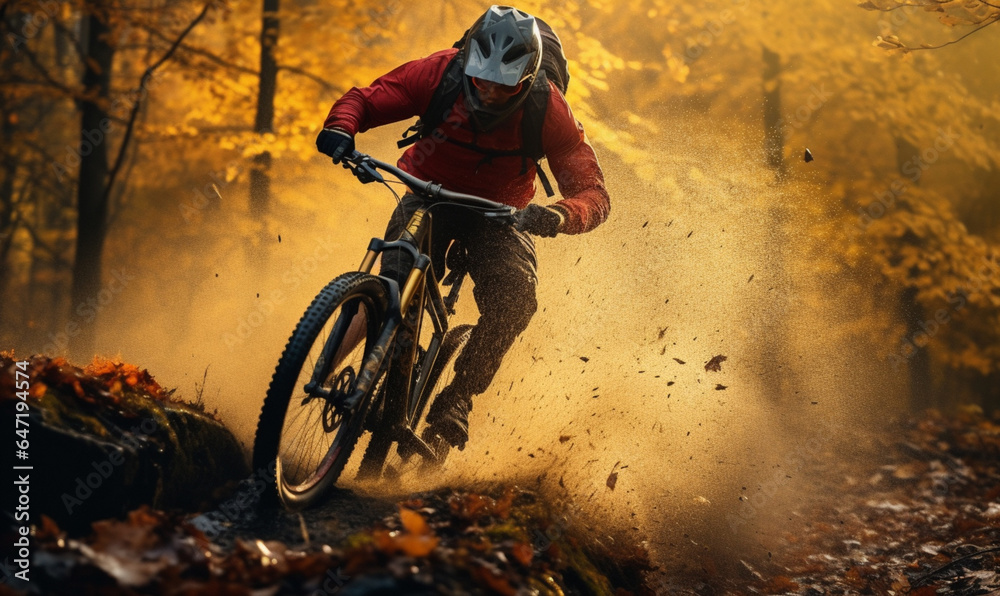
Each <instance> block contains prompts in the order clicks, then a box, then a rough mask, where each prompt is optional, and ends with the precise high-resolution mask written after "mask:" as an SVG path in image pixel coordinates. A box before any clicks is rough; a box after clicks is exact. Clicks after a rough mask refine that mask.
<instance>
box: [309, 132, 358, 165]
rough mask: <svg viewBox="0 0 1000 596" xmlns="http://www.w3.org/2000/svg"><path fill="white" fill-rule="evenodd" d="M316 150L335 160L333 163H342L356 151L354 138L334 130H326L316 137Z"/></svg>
mask: <svg viewBox="0 0 1000 596" xmlns="http://www.w3.org/2000/svg"><path fill="white" fill-rule="evenodd" d="M316 148H317V149H319V151H320V153H325V154H327V155H329V156H330V157H332V158H333V163H340V160H341V159H343V157H344V156H345V155H350V153H351V152H352V151H354V137H352V136H351V135H350V134H348V133H346V132H344V131H342V130H337V129H334V128H324V129H323V130H321V131H319V136H318V137H316Z"/></svg>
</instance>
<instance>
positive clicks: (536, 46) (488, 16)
mask: <svg viewBox="0 0 1000 596" xmlns="http://www.w3.org/2000/svg"><path fill="white" fill-rule="evenodd" d="M462 52H463V54H464V57H465V75H466V76H465V81H464V85H465V97H466V101H468V102H469V107H470V108H471V109H472V116H473V118H474V119H475V121H476V124H477V125H478V126H479V127H480V128H481V129H483V130H489V129H491V128H493V127H494V126H496V125H497V124H499V123H500V122H502V121H503V120H504V119H505V118H506V117H507V116H509V115H510V114H512V113H513V112H514V111H515V110H517V109H518V108H519V107H520V106H521V104H522V103H523V102H524V100H525V98H526V97H527V96H528V91H529V90H530V89H531V84H532V83H533V82H534V80H535V77H536V76H537V75H538V70H539V68H540V65H541V63H542V36H541V33H539V31H538V24H537V23H536V22H535V17H533V16H531V15H530V14H528V13H526V12H523V11H520V10H518V9H516V8H512V7H510V6H496V5H494V6H491V7H490V8H489V10H487V11H486V13H485V14H483V16H481V17H479V19H478V20H477V21H476V23H475V24H474V25H473V26H472V27H471V28H470V29H469V34H468V35H467V36H466V38H465V46H464V47H463V48H462ZM473 78H476V79H481V80H486V81H490V82H492V83H496V84H498V85H505V86H508V87H515V86H517V85H520V90H519V91H518V92H517V94H516V95H514V96H512V97H511V99H510V100H509V101H507V102H506V103H504V104H503V105H502V106H498V107H487V106H486V105H484V104H483V102H482V101H480V99H479V94H478V93H477V91H476V89H475V85H474V84H473V82H472V79H473Z"/></svg>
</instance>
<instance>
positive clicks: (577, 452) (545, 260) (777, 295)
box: [121, 117, 884, 565]
mask: <svg viewBox="0 0 1000 596" xmlns="http://www.w3.org/2000/svg"><path fill="white" fill-rule="evenodd" d="M722 128H725V127H721V128H720V126H719V123H709V122H700V121H699V120H698V118H696V117H692V118H688V119H687V120H686V121H685V123H684V124H677V125H674V127H673V128H665V129H664V130H662V131H659V133H658V134H656V135H649V136H648V140H647V141H645V142H646V143H647V144H646V145H645V146H642V147H640V149H642V150H643V151H644V152H645V155H647V156H648V159H647V161H646V162H645V163H644V164H641V165H639V166H635V165H627V164H625V163H623V162H622V161H621V160H619V159H617V158H615V157H614V156H613V155H612V154H610V153H609V152H603V151H601V148H600V146H599V145H598V151H599V152H600V153H601V155H602V160H603V165H604V167H605V170H606V173H607V177H608V184H609V189H610V192H611V194H612V200H613V208H612V217H611V219H610V220H609V221H608V222H607V223H606V224H605V225H603V226H601V227H600V228H599V229H598V230H596V231H594V232H592V233H590V234H586V235H582V236H579V237H559V238H556V239H540V240H539V241H538V243H537V245H538V254H539V261H540V266H539V274H540V278H541V281H540V285H539V302H540V305H541V306H540V309H539V312H538V313H537V315H536V317H535V319H534V320H533V322H532V324H531V326H530V327H529V329H528V331H527V332H526V334H525V335H524V337H523V338H522V340H521V341H519V343H518V344H517V345H516V346H515V349H514V350H513V351H512V352H511V353H510V354H509V356H508V357H507V359H506V361H505V364H504V367H503V369H502V370H501V372H500V374H499V375H498V377H497V379H496V381H495V383H494V385H493V388H492V389H491V391H490V392H489V393H487V394H485V395H483V396H480V397H479V398H478V399H477V400H476V404H475V409H474V411H473V413H472V418H471V426H472V432H473V441H472V443H471V444H470V446H469V448H468V449H466V451H464V452H462V453H459V454H456V456H455V457H454V458H453V459H452V460H451V462H450V464H449V466H448V468H447V469H446V470H445V472H444V473H443V474H441V475H440V476H438V477H434V478H425V479H422V481H421V482H419V483H413V484H412V485H406V486H401V487H399V490H400V492H404V491H415V490H425V489H432V488H435V487H439V486H466V485H474V484H477V483H479V482H483V481H487V482H519V483H525V484H529V485H532V487H535V486H537V487H538V488H539V489H540V490H544V491H551V493H552V494H553V495H559V496H560V497H561V498H565V499H566V500H567V501H568V502H570V503H572V507H573V508H574V510H577V511H579V513H580V515H582V516H585V517H586V518H587V519H589V520H600V522H601V525H602V526H604V528H605V530H606V532H607V533H608V534H614V533H617V532H627V533H632V534H636V533H638V534H640V535H642V536H645V537H646V538H647V539H648V541H649V546H650V549H651V550H652V551H653V554H654V558H657V560H658V561H659V562H662V563H664V564H667V565H684V564H686V563H685V561H687V560H689V558H690V557H689V553H691V552H702V553H704V552H707V553H708V554H709V556H711V557H713V558H715V559H718V560H720V561H723V562H725V561H731V560H733V559H732V557H731V556H729V554H730V552H731V550H732V549H746V548H752V549H755V551H757V552H758V554H759V555H760V556H766V549H763V548H762V547H759V546H757V545H756V543H755V540H756V536H757V534H758V533H759V532H760V531H761V526H762V524H763V525H764V526H766V520H767V519H768V517H769V514H771V513H773V512H776V511H781V510H783V509H784V508H785V507H786V504H787V503H791V502H795V501H796V500H800V499H803V498H806V497H807V496H808V494H809V492H810V490H811V486H810V484H809V481H808V478H807V473H808V472H809V471H810V469H811V466H812V463H813V462H815V461H816V459H817V458H818V457H821V455H822V453H823V450H824V449H826V448H827V445H826V443H824V441H827V437H829V436H831V432H832V431H830V430H829V429H830V428H836V425H837V424H842V423H843V422H844V421H845V420H855V419H856V418H857V414H858V413H861V412H866V411H868V410H870V409H871V408H870V406H869V404H868V401H866V400H867V396H870V395H876V394H879V393H880V392H883V388H884V387H883V386H880V385H879V384H878V383H873V382H872V381H871V379H872V378H873V375H872V374H870V370H869V369H870V368H871V367H870V366H868V365H867V364H865V363H866V362H868V361H869V360H870V359H865V358H864V355H863V353H859V349H858V347H856V346H851V347H850V348H849V349H848V348H847V347H845V345H843V343H841V342H839V341H835V340H834V339H831V338H828V337H826V331H825V330H826V329H827V328H829V327H830V326H831V325H830V324H829V322H830V321H835V320H838V317H841V316H843V311H845V310H848V309H847V306H846V305H838V304H836V303H817V302H816V301H815V300H814V298H815V296H816V293H817V291H816V288H817V287H818V286H819V281H817V280H816V279H815V278H816V275H815V273H812V272H809V271H808V270H804V269H803V268H802V267H801V266H800V262H799V260H798V257H799V254H800V253H801V252H802V251H803V250H804V248H805V247H806V246H808V242H807V238H805V237H804V234H805V232H803V230H804V229H805V226H804V225H803V224H804V222H802V221H799V220H800V219H801V216H799V215H796V213H797V211H796V209H795V205H796V202H797V201H802V200H822V197H821V196H812V197H803V196H798V195H796V194H795V193H794V192H793V191H790V190H788V187H782V186H777V185H774V184H773V183H772V179H773V176H772V175H771V173H770V172H769V171H767V170H766V169H765V168H764V167H763V166H762V165H760V164H758V163H757V162H758V160H757V159H756V156H758V155H759V154H760V147H759V139H758V138H757V136H756V134H757V133H756V132H751V133H748V134H745V135H744V134H741V133H740V132H739V130H738V129H732V130H729V135H728V136H722V135H720V133H709V132H706V131H712V130H721V129H722ZM394 141H395V134H394V131H378V132H374V133H369V134H367V135H366V138H365V141H364V143H363V145H362V149H363V150H365V151H369V152H371V153H372V154H374V155H379V156H387V155H393V154H395V150H394V149H393V143H394ZM322 167H323V168H325V169H324V170H323V171H322V173H321V174H318V175H317V180H321V179H325V178H322V176H328V177H331V178H335V177H346V174H344V173H342V172H339V171H338V170H335V169H331V168H330V166H329V165H328V164H323V166H322ZM636 170H638V171H639V172H640V175H639V176H636V175H635V174H634V173H633V172H634V171H636ZM351 188H352V189H353V190H352V191H351V192H350V194H338V193H337V191H332V192H331V191H330V190H329V189H328V188H327V186H326V185H325V184H319V183H315V184H311V185H299V186H296V185H285V186H284V187H283V190H284V192H285V194H286V195H287V197H290V198H288V200H287V201H286V203H287V205H286V208H287V209H289V210H290V213H293V214H297V215H295V216H294V217H292V216H291V215H290V216H289V218H288V219H289V222H286V223H289V224H290V223H294V224H295V225H294V226H292V225H287V226H286V227H285V228H283V242H281V243H278V242H275V245H274V248H273V255H272V259H271V267H272V269H273V270H274V271H275V274H274V275H273V276H271V277H268V278H265V279H262V280H256V281H255V280H254V279H253V278H252V277H251V276H249V275H247V274H246V272H245V271H244V270H243V269H241V267H240V266H237V264H238V263H239V258H238V257H239V255H235V256H234V255H228V256H219V257H217V259H216V262H215V267H216V269H218V270H219V271H221V273H222V277H219V278H213V279H212V282H211V284H202V285H200V286H198V287H199V288H201V289H199V290H198V291H196V292H194V293H188V294H185V295H184V300H185V301H186V302H187V303H196V304H203V305H204V308H201V309H199V310H198V311H197V312H196V313H195V314H194V315H188V316H189V319H188V320H187V321H186V323H185V324H184V325H183V326H181V328H182V329H186V331H185V333H184V334H183V336H178V337H177V338H176V340H175V341H173V342H172V343H171V344H170V345H171V346H172V349H171V350H170V351H168V352H164V351H163V350H161V349H159V348H158V347H157V346H156V344H155V343H153V342H150V341H149V339H148V338H150V337H158V336H160V335H161V334H167V335H171V334H172V333H173V329H176V328H177V325H178V324H179V323H178V320H177V319H175V318H173V316H172V315H170V314H169V313H165V314H164V316H163V318H162V320H159V321H156V320H154V321H148V320H145V321H146V322H143V323H142V325H147V326H149V328H148V329H147V328H145V327H143V328H141V329H138V328H137V329H136V337H137V339H136V340H135V341H134V342H133V343H134V345H132V344H129V343H128V340H123V341H125V344H123V349H122V355H123V356H124V357H125V358H126V359H128V360H131V361H136V362H143V363H144V365H145V366H148V367H149V369H150V370H151V371H153V372H154V374H156V375H157V377H158V378H159V379H161V382H163V383H164V384H165V385H169V386H180V387H182V390H184V391H190V390H191V389H192V388H193V384H194V383H196V382H200V381H201V378H202V373H203V371H204V369H205V368H204V367H205V366H209V367H210V369H209V375H208V378H209V389H208V390H207V391H206V392H205V400H206V402H207V404H208V406H209V408H210V409H211V408H216V407H218V408H219V412H220V415H221V416H222V417H223V419H225V420H227V422H228V423H229V424H230V426H231V427H232V428H233V429H234V431H235V432H236V433H237V435H238V436H239V437H240V439H241V440H243V441H244V443H245V444H247V445H248V446H249V444H250V443H251V441H252V436H253V429H254V426H255V424H256V418H257V415H258V412H259V405H260V402H261V400H262V398H263V395H264V391H265V390H266V387H267V382H268V380H269V378H270V374H271V372H272V371H273V367H274V363H275V362H276V360H277V357H278V355H279V354H280V351H281V347H282V346H283V345H284V342H285V341H286V340H287V337H288V334H289V332H290V330H291V329H292V327H293V326H294V324H295V321H296V320H297V319H298V317H299V316H300V314H301V310H302V309H303V308H304V307H305V305H306V304H308V302H309V300H310V299H311V297H312V296H313V295H314V294H315V293H316V292H317V291H318V289H319V288H321V287H322V286H323V285H324V284H325V283H326V282H327V281H328V280H329V278H330V277H332V275H334V274H335V273H337V272H340V271H345V270H349V269H353V268H355V267H356V266H357V263H358V262H359V259H360V255H361V253H362V251H363V247H364V246H365V245H366V244H367V240H368V238H370V237H371V236H372V235H376V234H380V233H381V231H382V228H383V224H382V222H383V221H384V220H385V218H386V217H387V215H388V213H389V212H390V211H391V208H392V199H391V196H389V195H388V193H386V192H385V191H384V190H378V189H376V188H374V187H357V188H354V187H351ZM234 192H235V191H234ZM819 194H821V193H819ZM306 197H311V198H310V199H309V200H306ZM293 199H294V200H293ZM324 201H329V202H330V207H329V209H328V210H327V209H325V210H323V211H321V212H319V213H318V214H314V216H313V217H312V219H309V218H308V217H306V216H305V215H304V214H305V213H306V212H307V211H295V209H297V208H298V206H301V205H304V204H305V203H310V204H311V208H312V209H313V210H315V209H316V205H317V204H320V203H321V202H324ZM295 218H298V219H295ZM797 218H798V219H797ZM330 230H336V231H337V233H330ZM310 259H311V260H310ZM230 265H231V266H230ZM222 288H228V291H229V292H230V294H225V293H224V292H225V291H224V290H223V289H222ZM275 292H281V296H282V297H281V299H280V300H278V301H274V300H272V301H271V304H270V307H269V308H270V310H267V312H264V313H263V314H262V316H261V317H260V319H261V321H262V322H261V323H260V324H259V325H257V326H255V327H254V328H253V329H252V332H251V333H250V334H249V336H248V337H247V338H246V339H241V340H240V341H237V342H235V343H232V344H231V345H227V343H226V342H225V341H224V338H225V337H226V335H225V334H226V333H230V332H232V331H234V330H235V329H236V327H237V325H238V324H239V323H240V321H242V320H245V319H247V317H248V316H249V315H252V314H253V313H254V312H257V311H258V310H260V308H261V304H262V303H261V300H264V299H268V298H270V297H272V296H273V295H274V293H275ZM222 295H229V296H233V298H231V299H229V300H226V301H219V300H218V299H219V297H220V296H222ZM261 297H263V298H261ZM133 306H134V307H135V309H139V308H140V307H141V306H142V305H129V304H124V303H123V305H122V309H121V312H122V313H123V316H124V317H128V324H129V325H132V324H138V323H136V320H137V319H136V318H134V317H131V314H130V311H131V310H134V309H133V308H132V307H133ZM262 312H263V311H262ZM248 313H249V315H248ZM463 314H464V316H465V317H466V318H474V314H475V313H474V309H471V308H470V307H469V306H468V303H467V305H466V310H465V311H464V313H463ZM191 316H194V319H190V317H191ZM157 326H159V327H162V328H163V329H160V328H159V327H157ZM168 327H169V329H167V328H168ZM174 335H176V334H174ZM835 354H836V356H834V355H835ZM718 355H724V356H726V357H727V360H726V361H724V362H723V363H722V365H721V371H720V372H707V371H706V370H705V368H704V366H705V364H706V362H708V361H709V360H710V359H711V358H713V357H715V356H718ZM194 362H196V363H198V365H197V366H193V365H192V364H191V363H194ZM859 387H860V388H864V389H863V390H862V389H857V388H859ZM856 389H857V390H856ZM813 402H816V403H815V404H814V403H813ZM359 452H360V450H359ZM790 468H791V469H792V471H793V473H791V474H788V473H786V472H787V471H788V470H789V469H790ZM612 474H616V476H615V483H614V485H615V486H614V488H613V489H612V488H610V487H609V478H610V477H611V475H612ZM786 476H790V478H786ZM344 484H345V486H347V487H349V488H350V487H352V484H351V483H350V481H349V480H345V482H344ZM754 498H755V499H756V500H755V501H753V503H754V506H753V508H752V510H751V509H748V505H746V504H745V503H749V502H750V499H754ZM743 499H747V500H746V501H744V500H743ZM747 545H749V546H747Z"/></svg>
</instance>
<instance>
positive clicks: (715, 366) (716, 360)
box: [705, 354, 728, 372]
mask: <svg viewBox="0 0 1000 596" xmlns="http://www.w3.org/2000/svg"><path fill="white" fill-rule="evenodd" d="M726 360H728V358H726V357H725V356H723V355H722V354H719V355H718V356H713V357H712V359H711V360H709V361H708V363H706V364H705V370H706V371H709V372H719V371H721V370H722V363H723V362H725V361H726Z"/></svg>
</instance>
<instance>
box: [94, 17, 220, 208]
mask: <svg viewBox="0 0 1000 596" xmlns="http://www.w3.org/2000/svg"><path fill="white" fill-rule="evenodd" d="M213 4H215V2H214V0H209V2H207V3H206V4H205V7H204V8H202V9H201V12H200V13H198V16H196V17H195V18H194V20H193V21H191V22H190V23H188V26H187V27H186V28H185V29H184V30H183V31H181V34H180V35H179V36H178V37H177V39H176V40H174V43H173V45H171V46H170V49H169V50H167V52H166V53H165V54H163V56H161V57H160V59H159V60H157V61H156V62H155V63H154V64H152V65H151V66H150V67H149V68H147V69H146V72H144V73H142V78H141V79H140V80H139V94H137V96H136V98H135V103H134V104H133V105H132V113H131V114H129V120H128V126H127V127H126V128H125V136H124V137H122V142H121V146H120V147H119V148H118V157H116V158H115V165H114V167H112V168H111V172H110V173H109V174H108V183H107V184H106V185H105V186H104V197H103V200H104V201H105V202H107V200H108V197H109V196H110V194H111V189H112V188H113V187H114V184H115V177H116V176H117V175H118V172H119V171H120V170H121V167H122V162H123V161H124V160H125V153H126V150H127V149H128V145H129V141H130V140H131V139H132V131H133V130H134V129H135V119H136V117H137V116H138V115H139V108H140V106H141V105H142V95H141V92H142V90H144V89H145V88H146V86H147V85H148V84H149V79H150V78H152V76H153V73H154V72H156V69H157V68H159V67H160V66H162V65H163V64H164V63H165V62H166V61H167V60H169V59H170V57H171V56H173V55H174V52H176V51H177V48H178V47H180V45H181V42H182V41H184V38H185V37H187V35H188V33H191V30H192V29H194V28H195V27H196V26H197V25H198V23H200V22H201V21H202V19H204V18H205V16H206V15H207V14H208V9H210V8H211V7H212V6H213Z"/></svg>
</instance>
